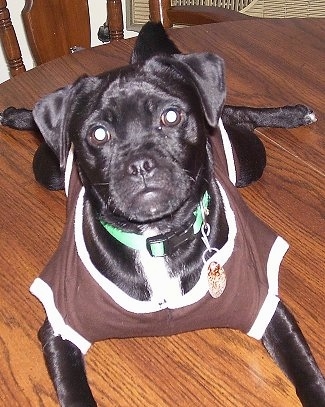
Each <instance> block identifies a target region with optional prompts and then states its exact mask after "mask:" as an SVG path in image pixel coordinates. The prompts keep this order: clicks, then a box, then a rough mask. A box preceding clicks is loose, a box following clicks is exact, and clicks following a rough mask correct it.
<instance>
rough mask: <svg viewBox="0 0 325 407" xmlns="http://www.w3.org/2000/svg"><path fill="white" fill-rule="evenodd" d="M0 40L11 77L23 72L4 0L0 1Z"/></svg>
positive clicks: (19, 53)
mask: <svg viewBox="0 0 325 407" xmlns="http://www.w3.org/2000/svg"><path fill="white" fill-rule="evenodd" d="M0 40H1V44H2V48H3V52H4V55H5V58H6V60H7V61H8V66H9V71H10V75H11V76H16V75H18V74H20V73H21V72H25V71H26V69H25V65H24V63H23V59H22V56H21V51H20V47H19V44H18V40H17V36H16V33H15V30H14V28H13V26H12V22H11V18H10V13H9V10H8V8H7V2H6V0H0Z"/></svg>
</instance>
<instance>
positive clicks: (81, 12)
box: [22, 0, 91, 65]
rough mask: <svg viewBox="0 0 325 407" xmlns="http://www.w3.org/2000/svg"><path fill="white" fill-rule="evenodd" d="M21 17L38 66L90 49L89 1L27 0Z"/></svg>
mask: <svg viewBox="0 0 325 407" xmlns="http://www.w3.org/2000/svg"><path fill="white" fill-rule="evenodd" d="M22 17H23V22H24V26H25V31H26V35H27V39H28V43H29V46H30V48H31V51H32V54H33V57H34V59H35V62H36V64H37V65H40V64H43V63H45V62H48V61H51V60H52V59H55V58H58V57H61V56H63V55H68V54H69V53H70V52H71V51H70V50H71V49H72V48H75V47H77V48H78V47H81V48H89V47H90V38H91V37H90V19H89V10H88V1H87V0H46V1H44V0H26V2H25V7H24V9H23V11H22Z"/></svg>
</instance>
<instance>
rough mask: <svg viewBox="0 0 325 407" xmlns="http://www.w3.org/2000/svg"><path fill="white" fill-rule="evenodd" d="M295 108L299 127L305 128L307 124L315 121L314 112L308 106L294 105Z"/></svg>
mask: <svg viewBox="0 0 325 407" xmlns="http://www.w3.org/2000/svg"><path fill="white" fill-rule="evenodd" d="M295 108H296V109H297V112H298V120H301V125H305V126H307V125H308V124H312V123H315V122H316V121H317V117H316V114H315V112H314V111H313V110H312V109H310V108H309V107H308V106H305V105H296V106H295Z"/></svg>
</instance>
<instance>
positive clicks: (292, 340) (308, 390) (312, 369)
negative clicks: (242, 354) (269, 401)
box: [262, 303, 325, 407]
mask: <svg viewBox="0 0 325 407" xmlns="http://www.w3.org/2000/svg"><path fill="white" fill-rule="evenodd" d="M262 342H263V344H264V346H265V347H266V349H267V350H268V352H269V353H270V354H271V356H272V357H273V359H274V360H275V361H276V362H277V363H278V364H279V366H280V367H281V368H282V369H283V371H284V372H285V373H286V374H287V376H288V377H289V379H290V380H291V381H292V383H293V384H294V385H295V387H296V392H297V395H298V397H299V399H300V401H301V403H302V405H303V406H304V407H316V406H317V407H324V406H325V379H324V377H323V375H322V373H321V371H320V370H319V368H318V366H317V364H316V361H315V359H314V357H313V355H312V354H311V351H310V349H309V346H308V344H307V342H306V340H305V338H304V336H303V334H302V332H301V330H300V328H299V326H298V324H297V322H296V321H295V319H294V317H293V316H292V315H291V313H290V312H289V311H288V309H287V308H286V307H285V306H284V305H283V304H282V303H279V305H278V307H277V310H276V312H275V314H274V316H273V318H272V320H271V322H270V324H269V326H268V327H267V329H266V331H265V334H264V336H263V338H262Z"/></svg>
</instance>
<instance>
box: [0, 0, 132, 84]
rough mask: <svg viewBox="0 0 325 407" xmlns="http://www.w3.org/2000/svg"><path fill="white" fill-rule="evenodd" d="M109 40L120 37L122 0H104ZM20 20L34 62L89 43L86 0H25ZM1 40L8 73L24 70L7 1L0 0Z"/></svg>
mask: <svg viewBox="0 0 325 407" xmlns="http://www.w3.org/2000/svg"><path fill="white" fill-rule="evenodd" d="M106 3H107V16H108V18H107V27H108V36H109V39H110V41H115V40H119V39H122V38H123V36H124V35H123V15H122V4H121V0H106ZM22 19H23V23H24V28H25V32H26V36H27V41H28V44H29V47H30V49H31V53H32V55H33V58H34V60H35V63H36V64H37V65H40V64H43V63H45V62H48V61H50V60H52V59H55V58H58V57H61V56H63V55H67V54H69V53H71V52H74V51H75V50H78V49H80V48H89V47H90V45H91V27H90V17H89V8H88V0H47V1H44V0H26V1H25V6H24V9H23V10H22ZM0 41H1V44H2V47H3V50H4V54H5V58H6V60H7V64H8V67H9V72H10V74H11V76H15V75H18V74H20V73H21V72H24V71H25V70H26V69H25V66H24V63H23V59H22V55H21V51H20V47H19V41H18V39H17V35H16V33H15V30H14V27H13V25H12V22H11V18H10V12H9V9H8V5H7V1H6V0H0Z"/></svg>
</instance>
